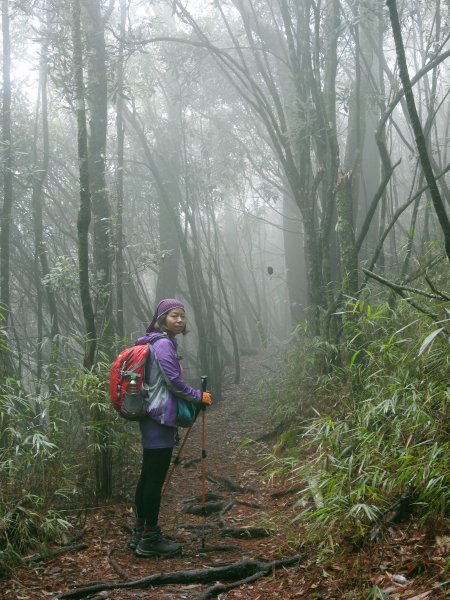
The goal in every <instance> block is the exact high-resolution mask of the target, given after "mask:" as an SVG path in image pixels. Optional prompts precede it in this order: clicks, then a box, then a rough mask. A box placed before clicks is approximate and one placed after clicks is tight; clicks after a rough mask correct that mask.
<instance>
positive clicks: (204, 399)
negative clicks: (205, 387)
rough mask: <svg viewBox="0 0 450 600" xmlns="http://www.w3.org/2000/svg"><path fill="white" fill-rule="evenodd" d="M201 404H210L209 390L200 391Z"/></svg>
mask: <svg viewBox="0 0 450 600" xmlns="http://www.w3.org/2000/svg"><path fill="white" fill-rule="evenodd" d="M202 404H206V406H211V404H212V396H211V394H210V392H203V393H202Z"/></svg>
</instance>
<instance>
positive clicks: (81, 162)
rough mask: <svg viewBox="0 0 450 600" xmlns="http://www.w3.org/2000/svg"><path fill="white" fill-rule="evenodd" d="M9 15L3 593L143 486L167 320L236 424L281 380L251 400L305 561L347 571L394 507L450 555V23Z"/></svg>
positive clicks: (340, 1) (129, 13)
mask: <svg viewBox="0 0 450 600" xmlns="http://www.w3.org/2000/svg"><path fill="white" fill-rule="evenodd" d="M1 9H2V15H1V19H2V44H3V45H2V84H1V119H2V122H1V140H0V144H1V168H2V172H1V198H2V200H1V221H0V224H1V232H0V236H1V239H0V252H1V256H0V258H1V263H0V278H1V297H0V303H1V319H2V320H1V335H0V354H1V356H0V372H1V378H0V394H1V396H0V411H1V412H0V414H1V421H0V478H1V486H0V552H1V554H2V558H3V569H6V566H5V565H12V564H13V563H14V561H15V560H17V559H18V557H19V556H20V554H21V553H22V552H23V551H25V550H26V549H27V548H29V547H30V546H32V544H33V543H35V542H38V543H45V542H49V541H52V540H54V539H57V537H58V536H59V535H61V532H62V531H63V530H64V529H65V528H66V527H67V526H68V521H70V518H69V517H68V515H69V514H70V509H72V508H74V507H79V506H88V505H94V504H95V503H99V502H103V501H105V500H108V499H110V498H112V497H114V496H117V495H120V493H121V492H122V490H123V488H124V486H127V485H129V484H130V481H129V469H130V465H132V464H134V462H133V461H136V457H137V458H138V453H139V450H138V449H137V453H136V455H134V454H133V453H132V452H126V453H125V452H123V448H124V447H131V442H130V440H132V439H134V440H135V439H136V432H135V431H134V430H133V429H132V428H130V427H129V426H128V425H127V424H126V423H125V422H123V421H122V420H120V419H119V418H117V417H116V416H115V414H114V411H113V410H112V408H111V405H110V402H109V397H108V389H107V382H108V375H109V367H110V364H111V362H112V360H113V359H114V357H115V356H116V354H117V353H118V351H119V350H120V349H122V348H123V347H125V346H128V345H130V344H131V343H132V341H133V340H134V338H135V337H137V336H138V335H139V334H141V333H142V332H143V331H144V330H145V327H146V325H147V323H148V322H149V319H150V317H151V314H152V312H153V309H154V307H155V303H156V302H157V301H158V300H159V299H161V298H163V297H173V296H176V297H179V298H181V299H182V300H183V301H185V303H186V307H187V313H188V316H189V320H190V327H191V329H192V332H191V333H190V334H189V335H188V336H187V337H186V338H185V339H183V340H182V346H183V355H184V358H185V362H186V366H187V379H188V380H189V381H190V383H192V384H193V385H196V386H197V387H198V379H199V375H200V374H203V373H207V374H208V375H209V382H210V387H211V388H212V392H213V394H214V397H215V399H216V402H220V401H221V394H222V386H223V378H224V374H225V373H226V372H227V373H232V376H233V378H234V381H235V382H236V383H238V382H239V379H240V368H241V362H242V359H243V357H245V355H249V354H258V353H274V354H275V353H277V354H279V353H282V356H283V357H284V358H283V369H282V371H280V372H278V373H273V374H271V376H270V377H268V378H267V379H266V380H265V381H264V382H263V384H262V386H261V389H260V390H259V389H255V396H256V398H257V397H258V395H260V394H263V393H264V394H269V395H270V397H271V400H273V405H272V406H273V408H272V410H273V424H274V427H275V426H278V425H279V428H278V429H277V432H278V434H277V435H278V437H277V439H276V442H277V447H278V449H279V448H280V447H282V452H280V451H277V452H275V451H274V454H273V457H272V461H271V463H270V467H269V468H271V469H273V471H274V473H277V474H281V475H283V474H284V475H286V476H288V477H289V478H290V479H291V480H293V481H294V482H295V481H297V482H304V485H303V490H302V493H304V494H308V493H311V491H312V492H313V493H314V496H315V498H317V496H318V495H319V498H320V501H318V502H316V505H315V506H313V507H311V506H310V507H309V508H308V509H306V510H305V509H304V507H303V508H302V506H303V505H302V504H301V503H299V505H298V506H299V508H298V518H299V519H307V521H308V524H309V527H308V535H309V536H311V537H312V538H313V537H314V536H317V539H318V540H320V542H321V544H329V545H330V547H335V544H336V543H337V541H338V540H339V539H340V537H342V536H344V535H347V536H349V535H350V536H353V537H354V538H358V537H362V536H365V535H366V534H367V532H368V531H369V530H370V531H373V528H374V526H375V525H376V524H377V523H380V522H381V521H382V520H383V517H384V515H385V514H386V512H387V511H388V510H390V509H391V508H392V507H394V506H397V507H398V506H401V508H402V510H404V511H405V512H406V513H407V515H408V516H410V515H413V516H414V518H416V519H420V520H421V521H422V522H423V524H424V525H426V526H427V527H430V528H431V529H433V528H436V527H438V525H439V523H441V522H442V520H443V519H445V517H446V516H448V515H446V511H448V505H449V496H450V491H449V490H450V486H449V483H450V482H449V477H450V475H449V473H450V469H449V468H448V467H449V464H450V445H449V420H448V416H449V392H448V390H447V385H448V376H449V364H448V344H449V333H450V326H449V319H450V315H449V309H450V286H449V264H448V263H449V257H450V223H449V219H448V210H449V204H450V189H449V185H448V183H447V182H448V179H447V176H446V173H447V171H448V170H449V168H450V162H449V161H450V156H449V153H450V143H449V126H450V118H449V117H450V101H449V91H450V88H449V81H450V69H449V60H448V59H449V57H450V46H449V37H450V3H449V2H448V0H427V1H423V0H422V1H421V0H407V1H406V0H404V1H403V0H399V1H397V2H395V1H393V0H389V1H388V2H385V1H383V0H376V1H375V0H225V1H219V2H218V1H216V2H206V1H205V2H204V1H202V0H195V1H194V0H188V1H187V2H179V1H178V0H172V1H170V2H169V1H166V0H160V1H158V0H154V1H150V0H148V1H147V0H145V1H144V0H116V1H114V0H108V1H107V0H70V1H69V0H34V1H33V2H25V1H22V0H9V1H8V0H2V2H1ZM305 456H307V457H308V458H307V460H306V459H305ZM133 481H134V479H133ZM308 506H309V505H308ZM337 524H339V527H337Z"/></svg>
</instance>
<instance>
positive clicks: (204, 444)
mask: <svg viewBox="0 0 450 600" xmlns="http://www.w3.org/2000/svg"><path fill="white" fill-rule="evenodd" d="M201 379H202V396H203V392H206V385H207V382H208V378H207V377H206V376H205V375H203V376H202V378H201ZM202 515H203V528H202V550H204V549H205V520H206V405H205V404H203V403H202Z"/></svg>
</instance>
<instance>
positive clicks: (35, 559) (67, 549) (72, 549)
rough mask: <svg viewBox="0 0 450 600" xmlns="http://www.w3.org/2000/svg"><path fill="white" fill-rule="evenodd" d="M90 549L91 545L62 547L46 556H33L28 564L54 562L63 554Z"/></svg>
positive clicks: (29, 558) (50, 551)
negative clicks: (53, 560)
mask: <svg viewBox="0 0 450 600" xmlns="http://www.w3.org/2000/svg"><path fill="white" fill-rule="evenodd" d="M86 548H89V544H74V545H72V546H61V547H60V548H55V549H53V550H49V551H48V552H47V553H46V554H33V555H32V556H30V557H28V562H30V563H35V562H41V561H44V560H52V559H54V558H56V557H57V556H60V555H61V554H67V553H68V552H78V551H80V550H86Z"/></svg>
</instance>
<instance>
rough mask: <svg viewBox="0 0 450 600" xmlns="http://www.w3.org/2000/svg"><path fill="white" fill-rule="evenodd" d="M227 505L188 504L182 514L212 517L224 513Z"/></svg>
mask: <svg viewBox="0 0 450 600" xmlns="http://www.w3.org/2000/svg"><path fill="white" fill-rule="evenodd" d="M224 506H225V504H224V503H223V502H206V503H205V504H204V505H203V504H188V505H186V506H185V507H184V508H183V510H182V512H183V513H186V514H189V515H212V514H214V513H220V512H222V510H223V508H224Z"/></svg>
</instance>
